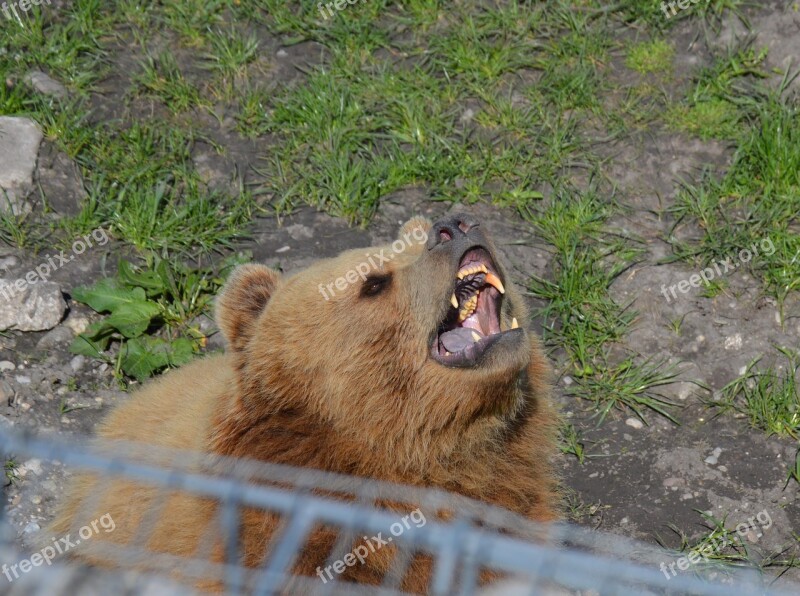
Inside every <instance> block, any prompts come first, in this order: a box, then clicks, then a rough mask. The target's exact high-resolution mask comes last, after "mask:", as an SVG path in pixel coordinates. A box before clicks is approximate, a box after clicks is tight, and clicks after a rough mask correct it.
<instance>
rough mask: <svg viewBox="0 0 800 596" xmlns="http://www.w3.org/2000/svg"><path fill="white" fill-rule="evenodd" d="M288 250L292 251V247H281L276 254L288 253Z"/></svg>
mask: <svg viewBox="0 0 800 596" xmlns="http://www.w3.org/2000/svg"><path fill="white" fill-rule="evenodd" d="M287 250H292V247H291V246H289V245H286V246H281V247H280V248H279V249H278V250H276V251H275V252H276V253H282V252H286V251H287Z"/></svg>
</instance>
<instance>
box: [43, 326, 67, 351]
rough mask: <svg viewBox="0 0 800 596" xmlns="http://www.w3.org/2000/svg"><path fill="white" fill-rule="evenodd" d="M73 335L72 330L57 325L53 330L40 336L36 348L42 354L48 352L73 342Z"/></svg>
mask: <svg viewBox="0 0 800 596" xmlns="http://www.w3.org/2000/svg"><path fill="white" fill-rule="evenodd" d="M74 337H75V334H74V333H73V332H72V329H70V328H69V327H66V326H62V325H59V326H58V327H56V328H55V329H51V330H50V331H48V332H47V333H45V334H44V336H42V339H40V340H39V341H38V342H37V343H36V348H37V349H38V350H41V351H43V352H46V351H48V350H52V349H53V348H55V347H57V346H59V345H61V344H66V343H69V342H71V341H72V340H73V338H74Z"/></svg>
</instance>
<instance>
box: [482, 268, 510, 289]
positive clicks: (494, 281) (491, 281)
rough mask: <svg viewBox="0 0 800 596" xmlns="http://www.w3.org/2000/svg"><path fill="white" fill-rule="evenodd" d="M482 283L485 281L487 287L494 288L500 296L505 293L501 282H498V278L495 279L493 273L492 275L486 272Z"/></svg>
mask: <svg viewBox="0 0 800 596" xmlns="http://www.w3.org/2000/svg"><path fill="white" fill-rule="evenodd" d="M484 281H485V282H486V283H487V284H489V285H492V286H494V287H495V288H497V291H498V292H500V293H501V294H505V293H506V289H505V288H504V287H503V282H501V281H500V278H499V277H497V276H496V275H495V274H494V273H492V272H491V271H488V272H487V273H486V279H485V280H484Z"/></svg>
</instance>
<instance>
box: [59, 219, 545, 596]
mask: <svg viewBox="0 0 800 596" xmlns="http://www.w3.org/2000/svg"><path fill="white" fill-rule="evenodd" d="M429 227H430V223H429V222H427V221H426V220H423V219H413V220H411V221H410V222H408V223H407V224H406V225H405V226H404V227H403V229H402V230H401V237H405V238H406V239H408V238H409V237H410V236H409V233H410V232H413V231H414V230H427V229H428V228H429ZM403 235H404V236H403ZM486 243H488V240H486V242H485V243H484V245H486V246H487V248H490V250H491V251H492V253H493V254H495V255H496V252H495V251H494V250H493V249H492V248H491V247H490V244H488V245H487V244H486ZM379 250H380V248H377V249H371V250H369V251H365V250H354V251H349V252H346V253H344V254H342V255H340V256H339V257H337V258H334V259H329V260H325V261H321V262H319V263H317V264H315V265H313V266H312V267H310V268H308V269H306V270H305V271H302V272H300V273H298V274H296V275H293V276H291V277H284V276H281V275H280V274H279V273H277V272H275V271H272V270H269V269H267V268H266V267H263V266H260V265H247V266H243V267H241V268H239V269H238V270H237V271H236V272H235V273H234V274H233V276H232V277H231V279H230V280H229V282H228V284H227V286H226V288H225V290H224V291H223V293H222V294H221V296H220V297H219V299H218V306H217V320H218V323H219V325H220V328H221V329H222V331H223V333H224V334H225V336H226V338H227V340H228V344H229V352H228V353H227V354H226V355H223V356H211V357H207V358H204V359H202V360H200V361H198V362H194V363H192V364H190V365H188V366H185V367H183V368H181V369H179V370H176V371H172V372H170V373H168V374H166V375H164V377H163V378H161V379H159V380H157V381H155V382H152V383H150V384H149V385H147V386H146V387H145V388H143V389H142V390H140V391H138V392H137V393H136V394H135V395H133V396H132V397H131V398H130V399H129V401H128V402H127V403H125V404H124V405H122V406H120V407H119V408H117V409H116V410H115V411H114V412H112V413H111V415H110V416H109V417H108V418H107V419H106V421H105V422H104V423H103V424H102V426H101V427H100V429H99V433H98V434H99V435H100V436H101V437H103V438H110V439H125V440H132V441H138V442H142V443H146V444H149V445H161V446H167V447H179V448H183V449H193V450H196V451H201V452H213V453H218V454H223V455H229V456H235V457H247V458H254V459H258V460H264V461H269V462H275V463H285V464H292V465H295V466H303V467H308V468H316V469H321V470H328V471H334V472H341V473H346V474H353V475H358V476H364V477H370V478H378V479H382V480H389V481H396V482H401V483H406V484H412V485H422V486H430V487H440V488H444V489H446V490H449V491H454V492H457V493H461V494H463V495H466V496H469V497H473V498H475V499H479V500H482V501H486V502H489V503H493V504H497V505H500V506H502V507H505V508H507V509H510V510H512V511H514V512H517V513H519V514H522V515H524V516H526V517H528V518H530V519H533V520H538V521H547V520H552V519H554V518H555V517H556V513H555V503H556V495H555V490H554V485H555V482H554V477H553V472H552V470H551V466H550V463H549V458H550V456H551V454H552V452H553V444H554V442H553V441H554V432H555V425H554V416H553V412H552V410H551V406H550V402H549V398H548V391H549V385H548V382H549V369H548V365H547V362H546V359H545V357H544V356H543V354H542V351H541V349H540V347H539V344H538V341H537V340H536V338H535V337H533V335H532V334H530V333H529V332H526V337H525V341H524V345H523V348H522V349H518V350H516V351H508V350H506V351H503V352H501V353H500V356H497V357H493V358H490V359H489V360H488V361H487V362H485V363H484V364H483V365H482V366H480V367H478V368H473V369H469V368H466V369H465V368H447V367H444V366H442V365H440V364H438V363H437V362H435V361H433V360H431V358H430V357H429V354H428V349H429V338H430V337H431V332H432V330H434V329H435V328H436V326H437V324H438V322H439V321H440V320H441V319H442V317H443V315H444V312H445V311H446V308H447V305H448V297H449V296H450V293H451V292H452V283H453V271H452V267H451V265H450V264H449V263H450V261H448V260H447V259H446V258H444V257H443V256H441V255H440V254H438V253H439V252H441V251H437V250H429V249H426V248H425V246H424V245H423V244H421V243H414V244H413V245H412V246H410V247H409V248H407V249H405V250H404V251H403V252H401V253H398V254H394V257H393V258H392V260H391V261H390V262H388V263H385V264H384V265H383V267H382V268H381V272H382V273H392V275H393V277H392V282H391V285H390V287H389V289H388V290H387V291H386V292H384V293H382V294H379V295H377V296H372V297H364V296H361V295H360V288H361V284H362V281H361V280H360V279H359V280H358V281H357V283H353V284H350V285H348V287H347V288H346V289H345V290H341V291H339V290H337V291H336V292H335V294H334V295H333V296H332V297H331V299H330V300H325V299H324V298H323V297H322V296H321V294H320V292H319V284H320V283H322V284H323V285H325V284H327V283H330V282H332V281H334V280H335V279H337V278H338V277H340V276H342V275H344V274H345V273H346V272H347V271H350V270H352V269H354V268H355V267H356V266H357V265H358V264H360V263H362V262H364V260H365V259H366V255H372V254H375V253H376V252H378V251H379ZM390 250H391V249H388V250H387V251H386V254H388V253H389V252H390ZM437 255H438V256H437ZM498 265H501V264H499V263H498ZM501 271H502V269H501ZM504 278H505V279H508V278H507V277H506V276H504ZM511 285H512V284H511V283H506V287H507V293H506V298H505V300H504V303H503V310H502V314H501V317H502V320H503V325H504V328H507V327H508V326H509V324H510V320H511V317H512V316H514V317H516V318H517V319H518V320H519V321H526V320H527V318H528V316H527V313H526V311H525V307H524V304H523V301H522V299H521V298H520V296H519V295H518V294H517V293H516V292H515V290H514V289H513V288H512V287H511ZM94 482H95V480H94V479H93V478H91V477H81V478H79V479H77V480H76V483H75V486H74V489H73V492H72V494H71V496H70V498H69V499H68V500H67V502H66V503H65V505H64V507H63V509H62V511H61V512H60V514H59V517H58V519H57V520H56V522H55V524H54V526H53V528H52V529H51V531H52V532H55V533H56V534H53V535H63V534H64V533H66V532H67V531H69V527H70V523H71V522H73V521H74V519H73V518H74V517H75V516H76V515H79V514H80V507H81V504H82V502H83V501H85V500H86V499H87V498H88V496H89V495H90V494H91V493H92V487H93V486H94ZM153 495H154V492H153V490H152V489H148V488H146V487H141V486H134V485H132V484H130V483H116V484H113V485H112V486H111V488H110V489H109V490H107V491H106V493H105V494H104V495H103V497H102V498H101V499H99V502H98V503H97V506H96V508H95V511H100V512H103V513H105V512H109V513H111V515H112V516H113V519H114V521H115V523H116V530H115V531H114V532H113V533H112V534H108V536H104V537H103V539H108V540H114V541H115V542H120V543H125V542H127V541H128V540H130V539H131V538H132V537H133V536H134V535H135V532H136V529H137V527H138V525H139V523H140V521H141V519H142V515H143V514H144V512H146V511H147V510H148V509H149V508H150V507H151V506H152V504H153ZM87 513H88V512H83V514H87ZM214 514H215V506H214V504H213V503H211V502H208V501H204V500H201V499H197V498H192V497H189V496H186V495H176V496H174V497H173V498H171V499H170V500H169V501H168V503H167V506H166V510H165V512H164V514H163V515H161V516H160V521H159V523H158V524H156V526H155V528H156V529H155V532H154V534H153V536H152V537H151V539H150V541H149V543H148V546H149V548H151V549H153V550H155V551H158V552H166V553H172V554H175V555H180V556H188V555H191V554H192V553H194V552H196V549H197V548H198V545H199V544H201V542H202V541H203V536H204V535H206V536H207V535H208V534H207V533H208V531H209V523H210V521H211V519H212V517H213V515H214ZM276 522H277V520H276V519H275V517H274V516H270V515H268V514H266V513H264V512H260V511H246V512H245V514H244V518H243V524H242V549H241V550H242V553H243V556H244V562H245V563H246V564H247V565H250V566H253V565H258V564H259V563H260V562H261V560H262V558H263V556H264V553H265V548H266V545H267V544H268V541H269V538H270V537H271V534H272V531H273V529H274V528H275V525H276ZM59 533H60V534H59ZM204 533H205V534H204ZM213 535H214V534H213V530H212V536H213ZM334 538H335V536H334V535H333V533H332V532H326V531H319V532H317V533H316V534H315V535H314V536H313V539H312V540H311V542H310V543H309V544H308V545H306V548H305V550H304V552H303V553H302V556H301V557H300V560H299V561H298V562H297V565H296V568H295V569H296V571H297V572H298V573H302V574H305V575H314V570H315V569H316V567H317V566H318V565H324V564H325V563H324V561H325V559H326V557H327V555H328V553H329V550H330V549H331V547H332V544H333V542H334ZM216 540H218V537H217V538H216ZM206 542H207V540H206ZM212 550H213V551H214V553H213V556H214V558H215V559H219V557H220V548H219V545H218V544H217V543H215V544H214V545H213V549H212ZM391 557H392V551H391V549H388V548H387V549H385V550H383V551H378V552H377V553H375V554H374V555H371V556H370V557H368V558H367V561H366V564H364V565H356V566H354V567H351V568H348V570H347V573H346V574H345V575H346V577H347V578H348V579H351V580H354V581H359V582H365V583H377V582H379V581H380V579H381V577H382V575H383V574H384V573H385V571H386V569H387V568H388V566H389V564H390V562H391ZM429 572H430V561H428V560H426V559H423V558H417V559H416V560H415V561H414V564H413V565H412V568H411V572H410V573H409V574H408V576H407V577H406V579H405V580H404V585H403V587H404V589H406V590H409V591H413V592H420V593H421V592H424V591H425V586H426V583H427V581H428V578H429Z"/></svg>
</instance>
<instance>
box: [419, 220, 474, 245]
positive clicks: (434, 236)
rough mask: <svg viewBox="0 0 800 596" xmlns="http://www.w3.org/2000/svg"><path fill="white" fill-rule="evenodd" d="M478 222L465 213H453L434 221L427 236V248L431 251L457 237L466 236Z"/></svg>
mask: <svg viewBox="0 0 800 596" xmlns="http://www.w3.org/2000/svg"><path fill="white" fill-rule="evenodd" d="M477 226H478V221H477V220H476V219H475V218H473V217H470V216H469V215H467V214H465V213H455V214H453V215H448V216H447V217H443V218H442V219H440V220H438V221H436V222H435V223H434V224H433V225H432V226H431V231H430V233H429V234H428V243H427V248H428V250H431V249H433V248H436V247H437V246H439V245H440V244H444V243H445V242H449V241H450V240H452V239H453V238H456V237H458V236H466V235H467V232H469V231H470V230H471V229H472V228H475V227H477Z"/></svg>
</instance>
